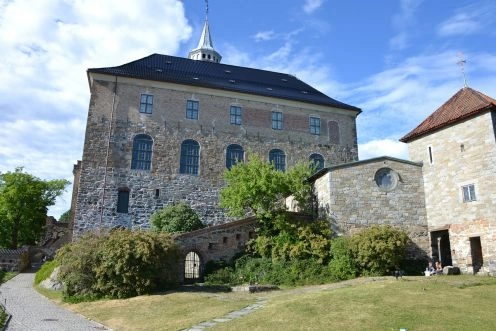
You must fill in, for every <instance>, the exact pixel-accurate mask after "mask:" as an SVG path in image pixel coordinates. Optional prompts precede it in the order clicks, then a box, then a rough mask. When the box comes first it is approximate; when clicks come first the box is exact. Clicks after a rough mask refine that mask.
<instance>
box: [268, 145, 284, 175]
mask: <svg viewBox="0 0 496 331" xmlns="http://www.w3.org/2000/svg"><path fill="white" fill-rule="evenodd" d="M269 162H270V163H272V164H273V165H274V167H275V168H276V170H280V171H285V170H286V155H285V154H284V152H283V151H282V150H280V149H273V150H271V151H270V152H269Z"/></svg>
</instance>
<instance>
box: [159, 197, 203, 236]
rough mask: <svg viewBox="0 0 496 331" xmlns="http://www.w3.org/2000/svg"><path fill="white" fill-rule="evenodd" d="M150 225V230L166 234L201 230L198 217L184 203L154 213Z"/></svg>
mask: <svg viewBox="0 0 496 331" xmlns="http://www.w3.org/2000/svg"><path fill="white" fill-rule="evenodd" d="M150 223H151V225H152V230H154V231H158V232H160V231H163V232H168V233H178V232H189V231H194V230H198V229H201V228H203V227H204V226H205V225H204V224H203V223H202V222H201V221H200V217H198V215H197V214H196V213H195V211H194V210H193V209H192V208H191V207H190V206H189V205H188V204H186V203H184V202H180V203H178V204H174V205H170V206H167V207H164V208H162V209H160V210H159V211H157V212H155V213H154V214H153V215H152V216H151V218H150Z"/></svg>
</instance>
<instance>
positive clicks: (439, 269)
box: [436, 261, 443, 275]
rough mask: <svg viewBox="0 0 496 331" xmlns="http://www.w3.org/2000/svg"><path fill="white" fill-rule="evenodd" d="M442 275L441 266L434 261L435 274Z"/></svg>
mask: <svg viewBox="0 0 496 331" xmlns="http://www.w3.org/2000/svg"><path fill="white" fill-rule="evenodd" d="M442 273H443V266H442V265H441V262H439V261H436V274H438V275H439V274H442Z"/></svg>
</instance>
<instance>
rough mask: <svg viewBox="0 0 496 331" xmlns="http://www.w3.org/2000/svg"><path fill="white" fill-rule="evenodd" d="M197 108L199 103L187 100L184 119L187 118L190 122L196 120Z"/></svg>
mask: <svg viewBox="0 0 496 331" xmlns="http://www.w3.org/2000/svg"><path fill="white" fill-rule="evenodd" d="M199 107H200V102H198V101H193V100H188V101H187V102H186V118H189V119H191V120H197V119H198V109H199Z"/></svg>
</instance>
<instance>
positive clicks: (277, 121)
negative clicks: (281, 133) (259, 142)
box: [272, 111, 282, 130]
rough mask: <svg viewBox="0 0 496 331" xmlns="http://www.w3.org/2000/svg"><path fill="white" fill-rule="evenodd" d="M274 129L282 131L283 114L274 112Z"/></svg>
mask: <svg viewBox="0 0 496 331" xmlns="http://www.w3.org/2000/svg"><path fill="white" fill-rule="evenodd" d="M272 129H274V130H282V113H281V112H279V111H273V112H272Z"/></svg>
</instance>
